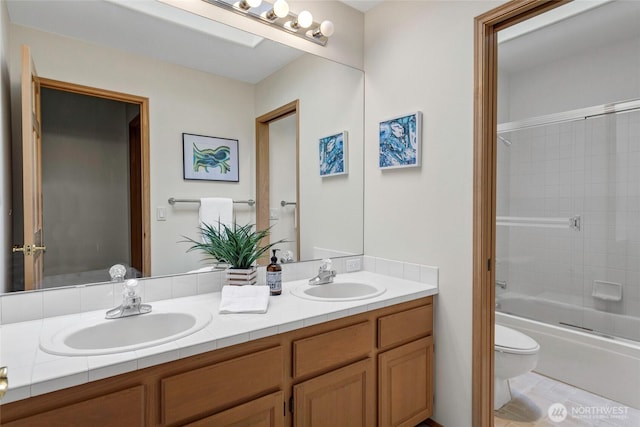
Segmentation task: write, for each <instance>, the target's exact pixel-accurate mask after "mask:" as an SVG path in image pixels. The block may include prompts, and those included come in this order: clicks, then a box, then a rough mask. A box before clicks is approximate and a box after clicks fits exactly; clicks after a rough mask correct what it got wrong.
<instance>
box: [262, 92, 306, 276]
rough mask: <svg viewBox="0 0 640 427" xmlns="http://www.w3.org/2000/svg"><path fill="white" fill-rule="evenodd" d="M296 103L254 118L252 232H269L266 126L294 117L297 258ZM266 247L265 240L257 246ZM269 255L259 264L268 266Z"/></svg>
mask: <svg viewBox="0 0 640 427" xmlns="http://www.w3.org/2000/svg"><path fill="white" fill-rule="evenodd" d="M299 113H300V100H299V99H296V100H295V101H291V102H289V103H288V104H285V105H283V106H282V107H279V108H276V109H275V110H273V111H269V112H268V113H266V114H263V115H262V116H260V117H258V118H256V229H257V230H265V229H267V228H269V124H270V123H271V122H275V121H276V120H280V119H284V118H285V117H288V116H290V115H292V114H295V115H296V203H297V204H296V210H295V212H296V224H298V229H297V231H296V233H297V238H296V245H297V252H298V259H299V258H300V205H299V202H300V161H299V159H298V154H299V152H300V114H299ZM268 243H269V236H267V237H266V241H263V242H262V243H261V244H262V245H266V244H268ZM268 259H269V254H266V255H264V256H263V257H261V264H268Z"/></svg>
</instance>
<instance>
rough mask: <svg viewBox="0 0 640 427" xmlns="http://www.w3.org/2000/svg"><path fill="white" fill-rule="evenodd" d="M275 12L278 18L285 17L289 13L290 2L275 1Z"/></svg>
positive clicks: (283, 0)
mask: <svg viewBox="0 0 640 427" xmlns="http://www.w3.org/2000/svg"><path fill="white" fill-rule="evenodd" d="M273 13H274V14H275V15H276V16H277V17H278V18H284V17H285V16H287V15H289V4H288V3H287V2H286V1H285V0H276V2H275V3H273Z"/></svg>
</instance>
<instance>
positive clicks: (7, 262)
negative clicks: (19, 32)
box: [0, 0, 13, 292]
mask: <svg viewBox="0 0 640 427" xmlns="http://www.w3.org/2000/svg"><path fill="white" fill-rule="evenodd" d="M0 40H1V41H0V141H2V143H1V144H0V159H2V160H0V161H1V162H2V167H1V170H2V172H0V245H2V247H3V248H9V247H11V245H12V244H13V242H12V239H11V216H10V215H11V207H12V201H11V102H10V90H9V70H8V68H7V62H8V56H9V12H8V11H7V3H6V2H5V1H4V0H2V1H0ZM0 253H1V254H2V255H1V256H0V280H2V288H0V292H8V291H9V290H10V286H11V259H12V257H13V254H12V253H11V251H9V250H4V251H1V252H0Z"/></svg>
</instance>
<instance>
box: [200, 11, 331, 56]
mask: <svg viewBox="0 0 640 427" xmlns="http://www.w3.org/2000/svg"><path fill="white" fill-rule="evenodd" d="M202 1H205V2H207V3H209V4H212V5H215V6H219V7H222V8H223V9H226V10H229V11H231V12H235V13H237V14H240V15H244V16H246V17H248V18H251V19H254V20H256V21H260V22H262V23H263V24H266V25H270V26H272V27H275V28H278V29H280V30H283V31H286V32H287V33H289V34H292V35H295V36H298V37H301V38H303V39H305V40H309V41H312V42H314V43H316V44H319V45H322V46H325V45H326V44H327V41H328V40H329V37H331V36H332V35H333V33H334V30H335V28H334V25H333V22H331V21H327V20H325V21H322V23H317V22H314V21H313V16H312V15H311V12H309V11H307V10H303V11H302V12H300V14H299V15H296V14H295V13H293V12H290V10H289V4H288V3H287V1H286V0H275V2H273V3H270V2H269V1H267V0H240V1H238V0H202ZM300 30H306V31H300Z"/></svg>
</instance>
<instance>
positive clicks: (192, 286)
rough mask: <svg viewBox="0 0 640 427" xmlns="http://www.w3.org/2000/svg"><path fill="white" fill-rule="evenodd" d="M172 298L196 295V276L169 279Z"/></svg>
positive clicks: (188, 275)
mask: <svg viewBox="0 0 640 427" xmlns="http://www.w3.org/2000/svg"><path fill="white" fill-rule="evenodd" d="M171 288H172V293H171V295H172V297H173V298H182V297H188V296H190V295H196V294H197V293H198V275H197V274H182V275H177V276H173V277H171Z"/></svg>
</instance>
